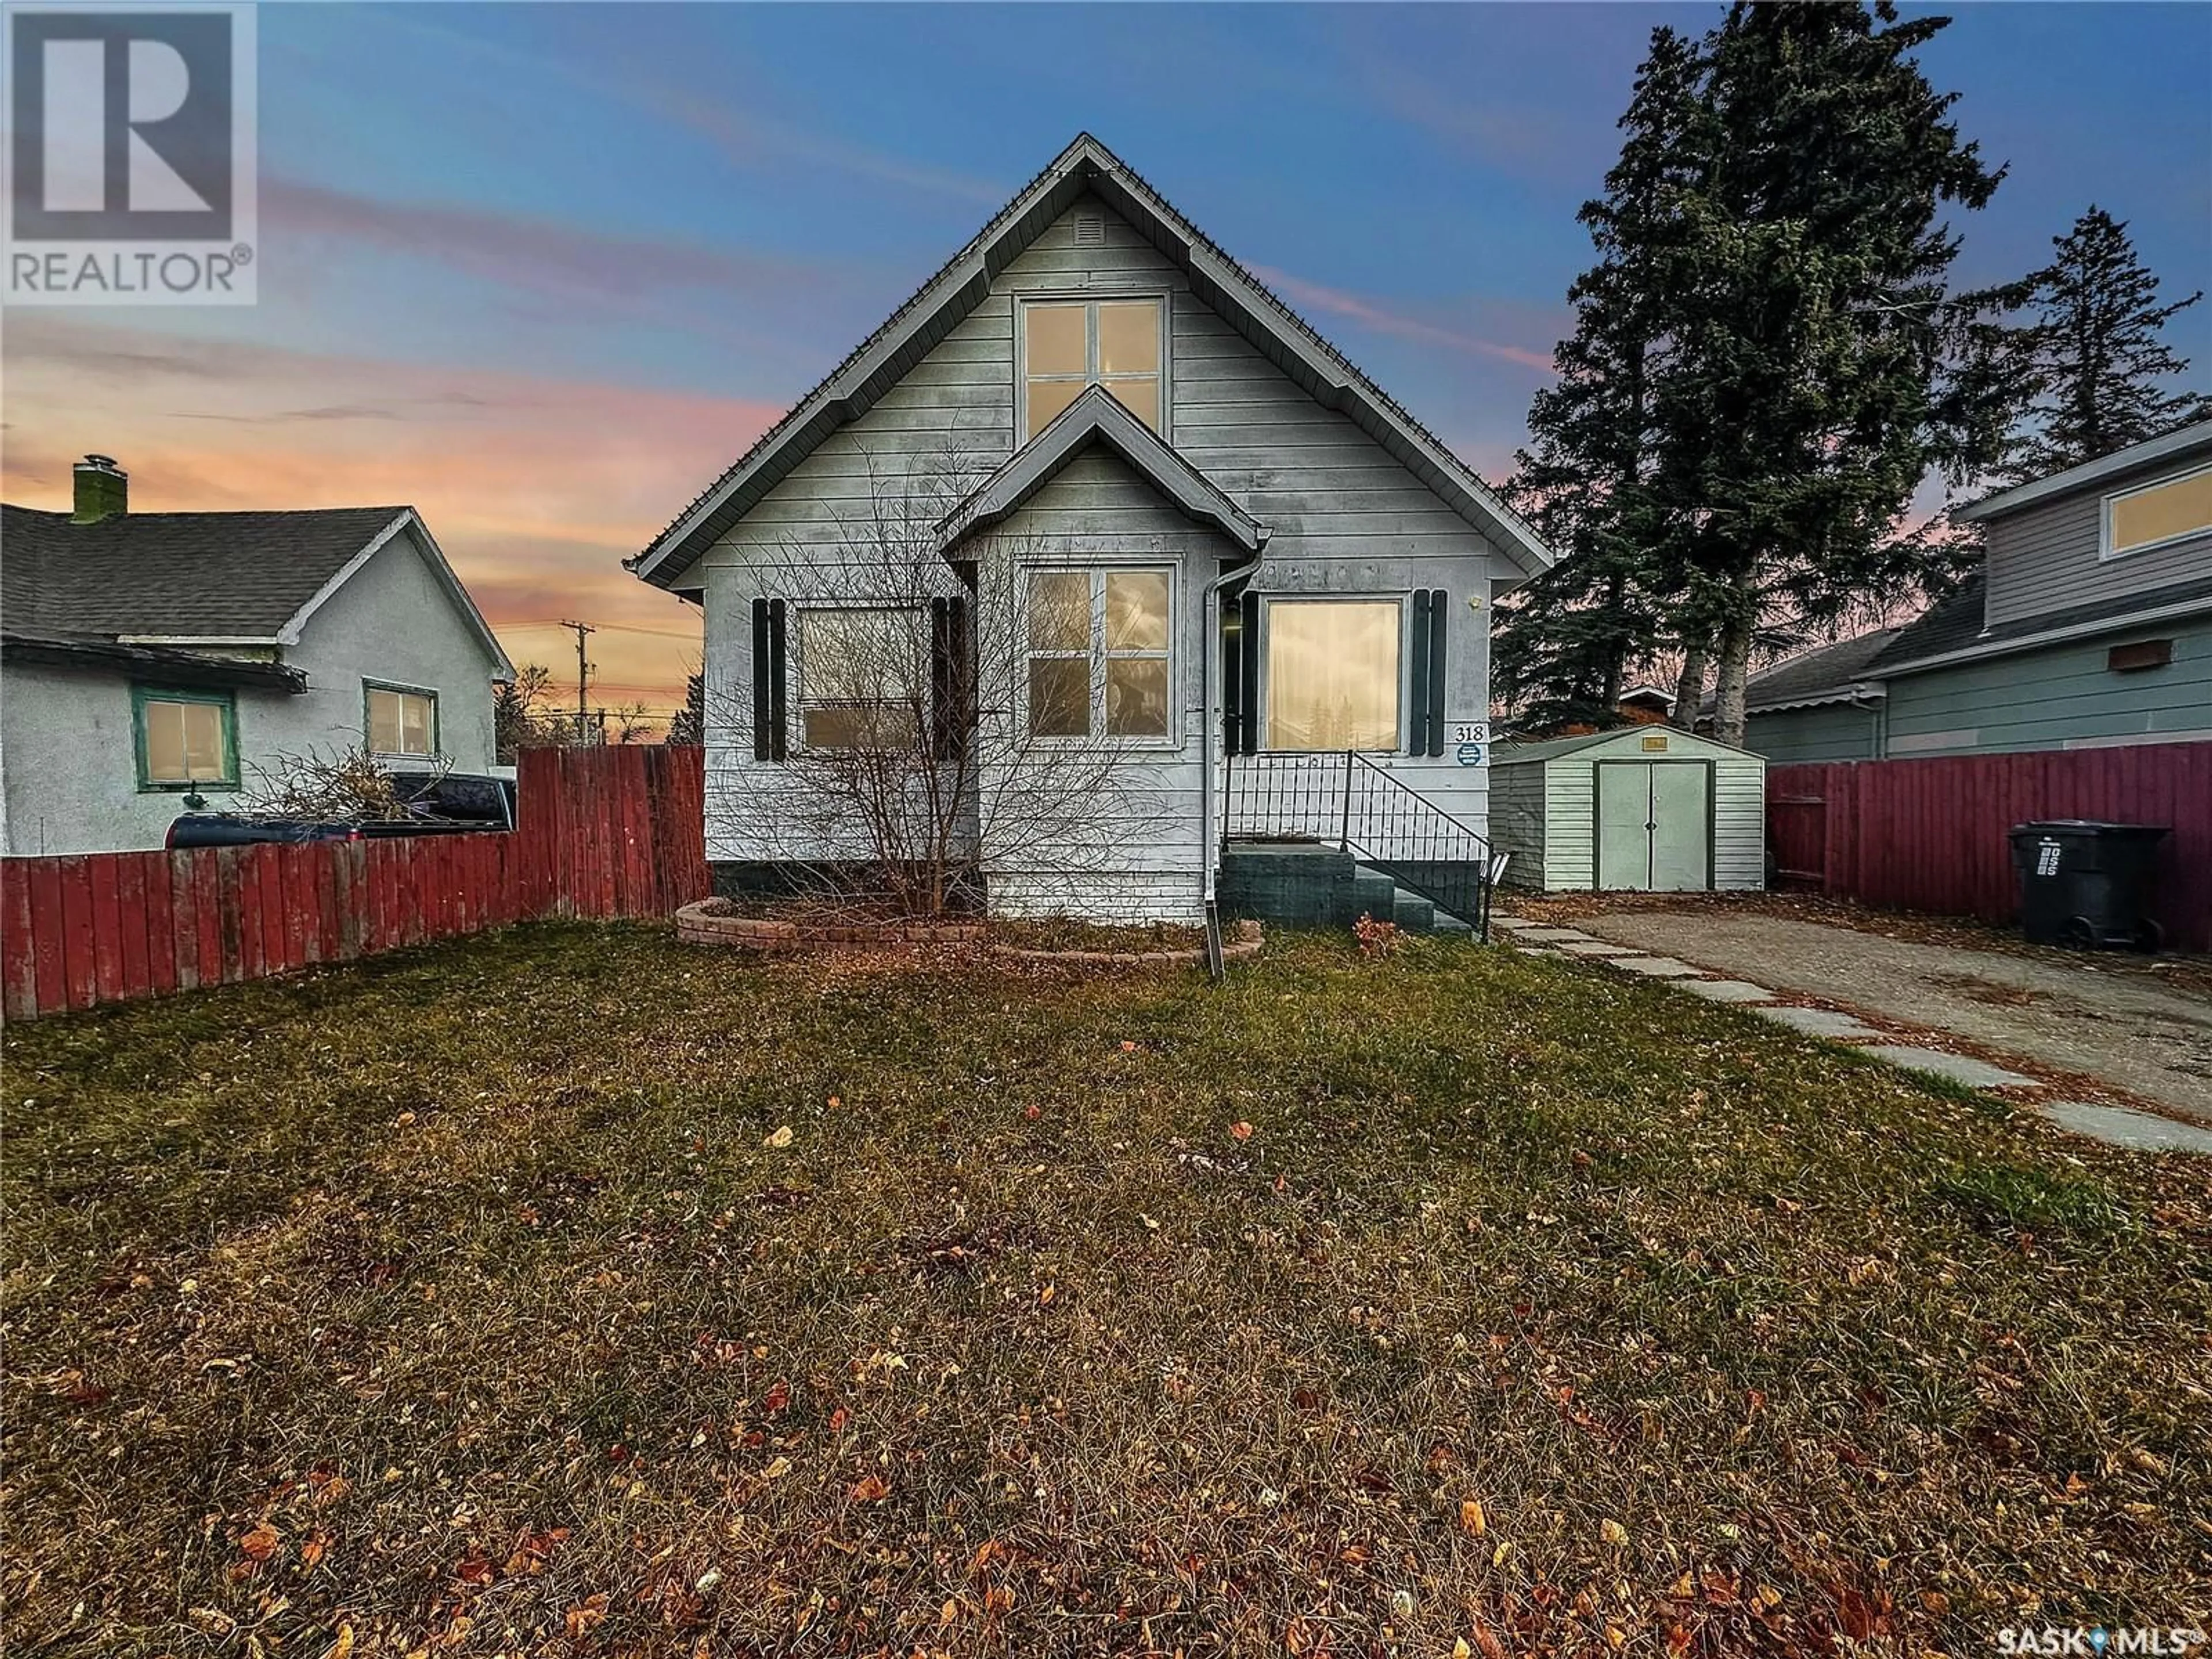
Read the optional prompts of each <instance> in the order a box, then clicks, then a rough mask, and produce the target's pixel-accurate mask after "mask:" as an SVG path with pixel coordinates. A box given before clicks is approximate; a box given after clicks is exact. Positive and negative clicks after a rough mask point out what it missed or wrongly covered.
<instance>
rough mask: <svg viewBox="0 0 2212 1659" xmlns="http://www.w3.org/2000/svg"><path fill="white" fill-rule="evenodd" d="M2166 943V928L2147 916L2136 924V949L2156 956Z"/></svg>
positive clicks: (2147, 954)
mask: <svg viewBox="0 0 2212 1659" xmlns="http://www.w3.org/2000/svg"><path fill="white" fill-rule="evenodd" d="M2165 945H2166V929H2165V928H2163V927H2160V926H2159V925H2158V924H2157V923H2156V922H2154V921H2152V920H2151V919H2150V918H2149V917H2148V916H2145V917H2144V918H2143V919H2142V921H2139V922H2137V923H2136V950H2138V951H2142V952H2143V953H2144V954H2145V955H2146V956H2156V955H2157V954H2158V953H2159V951H2160V950H2162V949H2163V948H2164V947H2165Z"/></svg>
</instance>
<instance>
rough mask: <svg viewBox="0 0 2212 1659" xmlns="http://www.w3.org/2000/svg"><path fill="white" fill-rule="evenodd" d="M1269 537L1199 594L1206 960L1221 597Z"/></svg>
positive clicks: (1215, 929) (1244, 576) (1262, 529)
mask: <svg viewBox="0 0 2212 1659" xmlns="http://www.w3.org/2000/svg"><path fill="white" fill-rule="evenodd" d="M1272 533H1273V532H1270V531H1269V530H1268V528H1267V526H1265V525H1261V526H1259V531H1258V533H1257V535H1256V536H1255V538H1254V539H1255V546H1254V548H1253V549H1252V556H1251V557H1249V558H1248V559H1244V560H1241V561H1239V562H1237V563H1235V564H1231V565H1227V566H1225V567H1223V568H1222V569H1221V571H1220V572H1219V574H1217V575H1215V576H1214V577H1213V578H1212V580H1210V581H1208V582H1207V583H1206V586H1205V587H1204V588H1203V589H1201V590H1200V594H1199V601H1198V617H1199V629H1200V634H1201V636H1202V637H1201V638H1200V641H1199V663H1200V672H1199V680H1200V696H1202V698H1203V699H1204V702H1205V705H1206V708H1205V714H1204V716H1203V717H1202V718H1201V719H1200V721H1199V731H1198V858H1199V866H1200V870H1201V871H1202V872H1203V875H1204V885H1203V886H1202V888H1201V889H1200V893H1201V896H1202V898H1203V902H1204V903H1205V907H1206V933H1207V934H1208V936H1209V937H1208V945H1209V947H1210V948H1209V950H1208V952H1207V955H1208V957H1209V960H1212V959H1217V958H1218V939H1219V933H1220V921H1219V919H1218V917H1216V915H1214V910H1213V901H1214V885H1215V876H1216V873H1217V868H1218V857H1217V854H1216V851H1215V846H1214V829H1215V815H1214V811H1213V744H1214V738H1215V737H1216V736H1217V735H1218V732H1220V730H1221V727H1220V724H1219V717H1220V708H1219V704H1220V698H1219V695H1218V694H1219V692H1220V689H1221V688H1220V686H1219V685H1218V684H1217V682H1218V679H1219V677H1220V672H1221V669H1220V661H1221V617H1220V605H1221V595H1222V592H1223V591H1224V590H1225V589H1226V588H1227V587H1228V586H1230V585H1231V583H1243V582H1247V581H1249V580H1251V579H1252V577H1253V576H1254V575H1255V574H1256V573H1257V572H1258V570H1259V568H1260V561H1261V559H1262V558H1264V557H1266V556H1267V538H1268V537H1269V535H1270V534H1272ZM1256 643H1257V641H1246V644H1245V648H1246V649H1247V650H1249V649H1251V648H1252V647H1253V646H1254V645H1255V644H1256Z"/></svg>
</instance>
